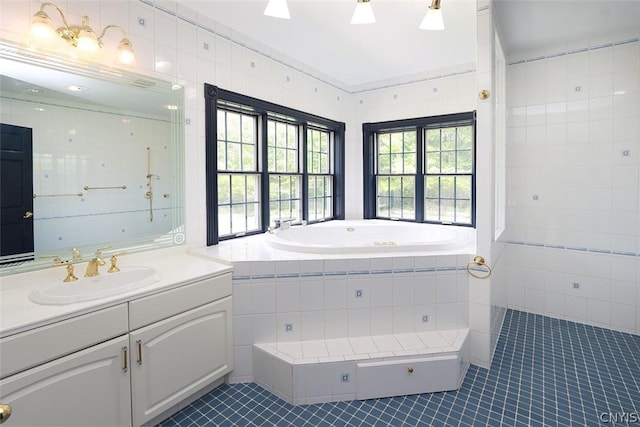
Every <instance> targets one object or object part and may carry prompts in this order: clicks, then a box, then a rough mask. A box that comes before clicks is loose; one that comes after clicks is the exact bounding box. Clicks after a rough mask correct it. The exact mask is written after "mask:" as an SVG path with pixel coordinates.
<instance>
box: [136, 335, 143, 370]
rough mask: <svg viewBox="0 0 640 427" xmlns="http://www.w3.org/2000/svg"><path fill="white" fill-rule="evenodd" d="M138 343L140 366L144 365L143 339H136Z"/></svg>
mask: <svg viewBox="0 0 640 427" xmlns="http://www.w3.org/2000/svg"><path fill="white" fill-rule="evenodd" d="M136 344H138V360H136V362H138V366H140V365H142V340H138V341H136Z"/></svg>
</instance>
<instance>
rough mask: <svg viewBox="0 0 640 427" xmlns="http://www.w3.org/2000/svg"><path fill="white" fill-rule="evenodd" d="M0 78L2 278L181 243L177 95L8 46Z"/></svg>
mask: <svg viewBox="0 0 640 427" xmlns="http://www.w3.org/2000/svg"><path fill="white" fill-rule="evenodd" d="M0 70H1V76H0V122H1V123H2V126H1V130H2V137H1V147H0V160H1V161H2V164H1V169H0V171H1V176H0V185H1V189H0V191H1V193H0V194H1V197H0V221H1V222H2V229H1V233H2V237H1V242H0V251H1V255H0V264H1V265H2V268H0V274H6V273H7V272H11V273H13V272H16V271H22V270H29V269H36V268H43V267H46V266H50V265H52V260H51V259H43V256H44V257H46V256H48V255H53V256H59V257H60V258H61V259H62V260H63V261H65V260H72V257H75V259H76V260H80V259H87V258H88V257H90V256H92V255H93V253H94V252H95V250H96V249H97V248H98V247H109V249H108V250H105V251H104V253H105V254H106V255H108V254H109V253H110V252H122V251H127V252H134V251H140V250H146V249H153V248H158V247H164V246H172V245H176V244H182V243H184V240H185V239H184V225H183V210H182V207H183V179H182V177H183V167H182V165H183V131H182V122H183V120H182V111H183V108H182V102H183V90H182V89H181V88H176V87H172V85H171V83H169V82H165V81H160V80H156V79H152V78H149V77H146V76H140V75H135V74H132V73H127V72H123V71H121V70H113V69H105V68H102V67H100V66H96V65H95V64H87V63H82V62H80V61H75V62H72V61H71V60H69V59H66V58H65V59H61V58H58V57H54V56H43V55H42V54H40V53H34V52H33V51H27V50H24V49H23V48H21V47H19V46H15V45H12V44H10V43H6V42H2V43H0ZM74 248H75V249H76V250H75V251H74Z"/></svg>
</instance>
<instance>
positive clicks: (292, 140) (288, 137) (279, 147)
mask: <svg viewBox="0 0 640 427" xmlns="http://www.w3.org/2000/svg"><path fill="white" fill-rule="evenodd" d="M267 129H268V134H269V135H268V138H267V141H268V147H269V149H268V156H269V159H268V165H269V172H289V173H296V172H298V163H299V162H298V127H297V126H294V125H290V124H288V123H282V122H276V121H274V120H269V121H268V124H267Z"/></svg>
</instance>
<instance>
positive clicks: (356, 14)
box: [351, 0, 376, 24]
mask: <svg viewBox="0 0 640 427" xmlns="http://www.w3.org/2000/svg"><path fill="white" fill-rule="evenodd" d="M357 2H358V3H357V4H356V9H355V10H354V11H353V16H352V17H351V23H352V24H375V23H376V17H375V15H374V14H373V8H372V7H371V2H370V0H357Z"/></svg>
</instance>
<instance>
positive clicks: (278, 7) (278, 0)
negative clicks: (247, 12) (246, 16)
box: [264, 0, 291, 19]
mask: <svg viewBox="0 0 640 427" xmlns="http://www.w3.org/2000/svg"><path fill="white" fill-rule="evenodd" d="M264 14H265V15H267V16H272V17H274V18H282V19H291V16H290V15H289V7H288V6H287V0H269V3H267V7H266V8H265V9H264Z"/></svg>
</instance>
